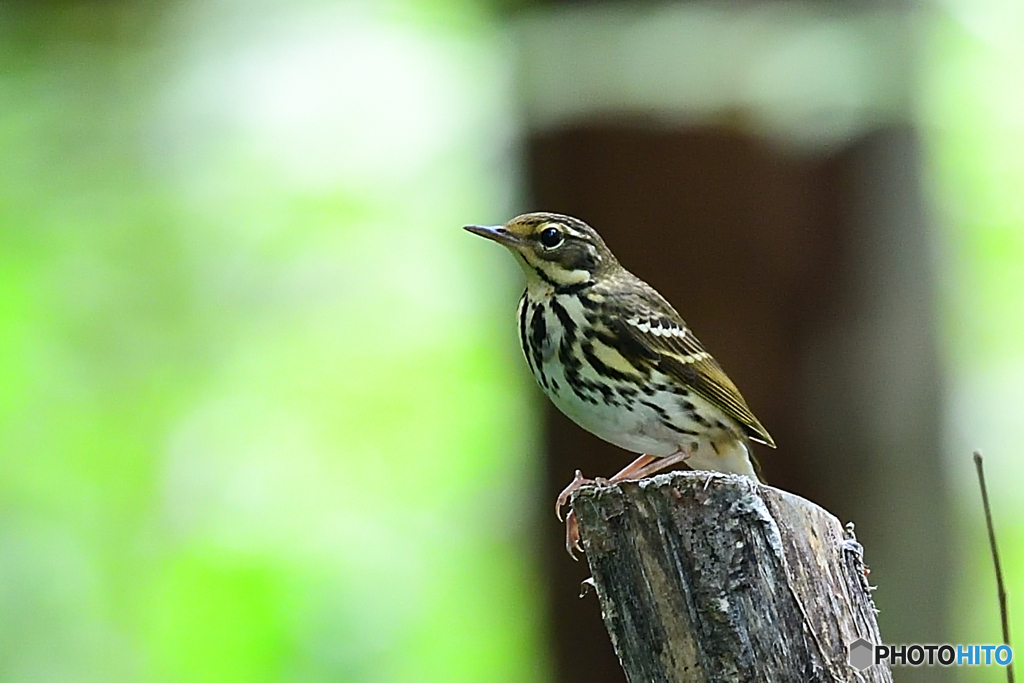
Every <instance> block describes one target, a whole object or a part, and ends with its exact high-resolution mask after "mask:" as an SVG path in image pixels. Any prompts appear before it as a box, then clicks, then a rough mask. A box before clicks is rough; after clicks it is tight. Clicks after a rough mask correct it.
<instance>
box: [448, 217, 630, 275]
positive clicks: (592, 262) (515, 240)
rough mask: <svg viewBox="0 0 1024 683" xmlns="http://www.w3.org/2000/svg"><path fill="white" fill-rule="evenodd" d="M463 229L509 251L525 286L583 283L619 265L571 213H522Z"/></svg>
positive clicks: (606, 248) (597, 239) (595, 235)
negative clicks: (522, 273) (523, 277)
mask: <svg viewBox="0 0 1024 683" xmlns="http://www.w3.org/2000/svg"><path fill="white" fill-rule="evenodd" d="M466 230H468V231H469V232H471V233H473V234H476V235H480V236H481V237H486V238H487V239H490V240H494V241H495V242H497V243H498V244H500V245H502V246H504V247H506V248H507V249H508V250H509V251H511V252H512V254H513V256H515V257H516V260H517V261H518V262H519V265H520V266H522V268H523V272H524V273H526V282H527V286H528V287H544V288H552V289H556V290H557V289H561V288H564V287H572V286H574V285H585V284H587V283H592V282H594V280H595V279H596V278H597V277H598V276H599V275H601V274H603V273H605V272H608V271H610V270H611V269H613V268H616V267H618V261H616V260H615V257H614V256H612V253H611V251H609V250H608V247H607V246H605V243H604V240H602V239H601V236H600V235H598V234H597V233H596V232H595V231H594V229H593V228H591V227H590V226H589V225H587V224H586V223H584V222H583V221H581V220H579V219H578V218H573V217H571V216H563V215H562V214H557V213H525V214H523V215H522V216H516V217H515V218H513V219H512V220H510V221H509V222H508V223H506V224H505V225H467V226H466Z"/></svg>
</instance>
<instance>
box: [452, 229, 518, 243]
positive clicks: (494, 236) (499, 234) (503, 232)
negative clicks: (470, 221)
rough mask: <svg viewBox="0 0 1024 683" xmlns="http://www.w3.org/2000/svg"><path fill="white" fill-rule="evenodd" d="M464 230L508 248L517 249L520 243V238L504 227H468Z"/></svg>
mask: <svg viewBox="0 0 1024 683" xmlns="http://www.w3.org/2000/svg"><path fill="white" fill-rule="evenodd" d="M463 229H464V230H468V231H469V232H471V233H473V234H474V235H480V236H481V237H486V238H487V239H489V240H494V241H495V242H497V243H498V244H502V245H504V246H506V247H516V246H518V245H519V242H520V240H519V238H518V237H516V236H515V235H513V234H512V233H511V232H509V231H508V228H506V227H505V226H504V225H467V226H464V228H463Z"/></svg>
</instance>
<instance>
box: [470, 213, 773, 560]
mask: <svg viewBox="0 0 1024 683" xmlns="http://www.w3.org/2000/svg"><path fill="white" fill-rule="evenodd" d="M466 229H467V230H469V231H470V232H473V233H476V234H478V235H481V236H483V237H487V238H489V239H492V240H494V241H496V242H498V243H500V244H502V245H504V246H505V247H507V248H508V249H509V251H511V252H512V254H513V255H514V256H515V257H516V260H517V261H518V262H519V264H520V266H521V267H522V269H523V272H524V273H525V274H526V290H525V291H524V292H523V296H522V298H521V299H520V301H519V309H518V312H517V317H518V324H519V340H520V344H521V345H522V347H523V353H524V355H525V356H526V361H527V364H528V365H529V366H530V370H531V371H532V372H533V375H534V377H535V378H536V379H537V382H538V384H540V386H541V389H542V390H543V391H544V393H545V394H546V395H547V396H548V397H549V398H550V399H551V400H552V401H553V402H554V404H555V405H556V406H557V407H558V408H559V410H561V411H562V412H563V413H565V414H566V415H567V416H568V417H569V418H571V419H572V420H573V421H574V422H576V423H577V424H579V425H580V426H581V427H583V428H584V429H586V430H588V431H590V432H592V433H594V434H596V435H597V436H599V437H601V438H602V439H604V440H606V441H609V442H611V443H613V444H615V445H617V446H620V447H622V448H624V449H626V450H629V451H633V452H635V453H643V454H646V455H649V456H656V457H657V458H661V459H662V460H654V461H652V459H651V458H646V459H644V458H638V459H637V460H636V461H634V463H633V464H632V465H631V466H630V467H627V468H626V469H625V470H623V472H620V474H619V475H616V477H613V479H616V478H618V479H623V478H633V477H634V476H643V475H646V474H650V473H652V472H654V471H657V470H658V469H659V468H660V465H661V464H662V463H665V464H672V463H674V462H678V461H680V460H682V461H684V462H686V464H687V465H689V466H690V467H692V468H693V469H700V470H714V471H721V472H732V473H736V474H742V475H746V476H749V477H751V478H754V479H757V471H756V468H755V466H754V465H753V463H752V458H751V456H750V449H749V445H748V440H751V439H752V440H755V441H759V442H761V443H765V444H767V445H769V446H772V447H774V445H775V444H774V442H773V441H772V438H771V436H769V434H768V432H767V431H766V430H765V428H764V427H763V426H762V425H761V423H760V422H759V421H758V419H757V418H756V417H755V416H754V414H753V413H752V412H751V410H750V408H748V407H747V404H746V401H744V399H743V396H742V395H740V392H739V390H738V389H737V388H736V385H735V384H733V383H732V381H731V380H730V379H729V378H728V376H726V374H725V372H724V371H723V370H722V368H721V366H720V365H719V364H718V363H717V362H716V361H715V359H714V358H712V356H711V354H709V353H708V352H707V351H706V350H705V349H704V347H703V346H702V345H701V343H700V342H699V341H698V340H697V338H696V337H695V336H694V334H693V332H692V331H691V330H690V329H689V327H687V325H686V323H685V322H683V319H682V318H681V317H680V316H679V314H678V313H677V312H676V311H675V309H674V308H672V306H671V305H670V304H669V303H668V302H667V301H665V299H664V298H663V297H662V296H661V295H660V294H658V292H657V291H655V290H654V288H653V287H651V286H650V285H648V284H647V283H646V282H644V281H643V280H640V279H639V278H637V277H636V276H634V275H633V274H632V273H630V272H629V271H627V270H626V269H624V268H623V267H622V266H621V265H619V262H618V261H617V260H616V259H615V257H614V256H613V255H612V253H611V251H610V250H609V249H608V247H607V246H606V245H605V243H604V241H603V240H602V239H601V237H600V236H599V235H598V234H597V233H596V232H595V231H594V230H593V229H592V228H591V227H590V226H589V225H587V224H586V223H584V222H583V221H580V220H578V219H576V218H572V217H569V216H563V215H560V214H553V213H531V214H525V215H522V216H518V217H516V218H513V219H512V220H511V221H509V222H508V223H506V224H505V225H504V226H491V227H486V226H466ZM641 461H642V462H641ZM620 475H621V476H620ZM577 478H578V479H579V480H582V478H581V477H580V476H579V475H577ZM576 485H578V482H574V484H572V485H570V488H569V489H567V491H566V493H564V494H563V496H562V497H560V498H559V502H560V503H561V502H564V500H565V499H566V498H567V495H568V492H569V491H570V490H571V489H572V488H574V487H575V486H576ZM571 540H573V541H574V540H575V539H571Z"/></svg>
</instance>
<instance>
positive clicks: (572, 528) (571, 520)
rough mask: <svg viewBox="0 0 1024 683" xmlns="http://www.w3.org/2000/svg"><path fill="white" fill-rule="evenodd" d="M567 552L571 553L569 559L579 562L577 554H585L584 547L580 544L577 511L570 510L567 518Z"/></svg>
mask: <svg viewBox="0 0 1024 683" xmlns="http://www.w3.org/2000/svg"><path fill="white" fill-rule="evenodd" d="M565 550H566V552H568V553H569V557H571V558H572V559H574V560H576V561H577V562H579V560H580V558H578V557H576V552H575V551H579V552H581V553H582V552H583V546H582V545H581V544H580V525H579V524H578V523H577V522H576V511H575V510H569V514H567V515H566V516H565Z"/></svg>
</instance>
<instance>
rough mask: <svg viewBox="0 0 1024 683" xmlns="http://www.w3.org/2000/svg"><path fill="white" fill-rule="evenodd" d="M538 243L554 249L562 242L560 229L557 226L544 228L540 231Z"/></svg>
mask: <svg viewBox="0 0 1024 683" xmlns="http://www.w3.org/2000/svg"><path fill="white" fill-rule="evenodd" d="M540 243H541V244H543V245H544V246H545V247H547V248H548V249H554V248H555V247H557V246H558V245H559V244H561V243H562V231H561V230H559V229H558V228H544V229H543V230H541V232H540Z"/></svg>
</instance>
